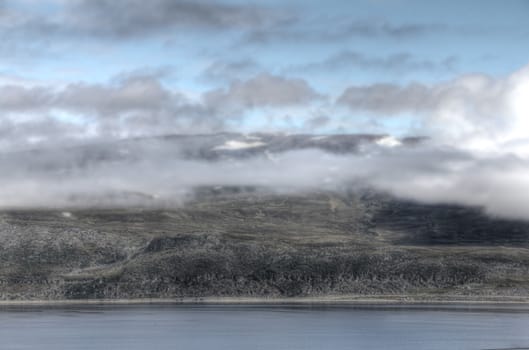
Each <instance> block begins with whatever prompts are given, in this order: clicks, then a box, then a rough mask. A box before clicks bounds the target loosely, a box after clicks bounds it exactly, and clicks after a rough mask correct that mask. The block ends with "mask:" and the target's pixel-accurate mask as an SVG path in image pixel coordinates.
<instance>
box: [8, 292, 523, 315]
mask: <svg viewBox="0 0 529 350" xmlns="http://www.w3.org/2000/svg"><path fill="white" fill-rule="evenodd" d="M98 305H101V306H104V305H109V306H112V305H115V306H118V305H123V306H127V305H131V306H132V305H137V306H141V305H234V306H236V305H241V306H281V305H293V306H295V305H299V306H311V305H313V306H318V305H321V306H375V307H376V306H380V307H383V306H396V307H401V306H402V307H405V306H410V307H421V306H424V307H450V306H452V307H464V306H468V307H484V308H485V307H492V306H494V307H498V308H508V307H509V306H517V307H518V308H517V309H519V308H522V309H526V310H528V311H529V297H509V296H500V297H488V298H487V297H481V298H479V297H462V296H445V297H431V296H411V295H387V296H323V297H291V298H273V297H271V298H266V297H197V298H193V297H184V298H138V299H59V300H40V299H39V300H0V308H2V307H9V306H20V307H25V306H37V307H39V306H43V307H46V306H98Z"/></svg>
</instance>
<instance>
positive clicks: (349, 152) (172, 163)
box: [0, 133, 529, 219]
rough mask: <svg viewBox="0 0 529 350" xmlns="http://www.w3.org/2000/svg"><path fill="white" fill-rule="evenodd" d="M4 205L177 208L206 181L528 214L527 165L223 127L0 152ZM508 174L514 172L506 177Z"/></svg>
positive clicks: (418, 142) (402, 143) (371, 138)
mask: <svg viewBox="0 0 529 350" xmlns="http://www.w3.org/2000/svg"><path fill="white" fill-rule="evenodd" d="M0 165H1V166H2V168H3V169H5V170H4V171H3V173H2V174H1V175H0V180H1V181H2V183H3V184H4V186H2V188H1V189H0V198H1V200H0V205H1V206H2V207H3V208H57V207H80V208H83V207H85V208H88V207H90V208H92V207H137V206H140V207H142V206H145V207H171V206H179V205H182V204H183V203H184V202H185V201H186V200H189V199H191V198H192V197H193V196H194V193H195V192H196V190H197V189H198V188H200V187H204V186H208V187H212V186H213V187H215V186H217V187H219V188H222V187H251V188H256V189H258V190H259V191H264V192H271V193H279V194H280V193H283V194H289V193H294V194H295V193H298V194H299V193H306V192H311V191H315V190H322V189H323V190H332V191H345V190H351V189H353V190H356V191H363V190H366V189H370V190H376V191H379V192H381V193H387V194H390V195H393V196H395V197H396V198H400V199H404V200H413V201H418V202H420V203H426V204H435V203H437V204H458V205H463V206H471V207H479V208H483V209H484V210H485V211H486V212H487V213H489V214H490V215H493V216H496V215H497V216H501V217H506V218H521V219H525V218H526V217H527V214H528V213H527V211H526V208H527V204H529V200H528V198H527V195H525V193H524V192H521V191H518V190H517V188H523V186H525V185H526V181H528V180H526V177H525V176H524V175H525V174H526V173H527V169H528V164H527V162H526V161H525V160H523V159H521V158H518V157H516V156H514V155H507V156H496V157H482V156H481V157H480V156H476V155H474V154H472V153H469V152H465V151H461V150H458V149H456V148H451V147H446V146H445V147H440V146H438V145H435V144H434V143H432V142H431V141H430V140H429V139H427V138H421V137H408V138H402V139H398V138H394V137H392V136H388V135H374V134H371V135H370V134H359V135H354V134H352V135H346V134H344V135H308V134H305V135H302V134H300V135H288V134H267V133H255V134H240V133H218V134H204V135H166V136H158V137H143V138H132V139H122V140H115V141H106V142H94V143H84V144H78V145H68V146H65V147H61V146H59V145H53V146H49V147H40V148H39V149H35V150H26V151H16V152H5V153H2V154H1V155H0ZM505 172H508V174H509V176H506V175H505Z"/></svg>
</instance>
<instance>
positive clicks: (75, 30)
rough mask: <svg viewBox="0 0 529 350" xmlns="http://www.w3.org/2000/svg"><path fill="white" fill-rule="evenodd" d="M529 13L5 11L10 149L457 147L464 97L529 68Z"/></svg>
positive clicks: (272, 6)
mask: <svg viewBox="0 0 529 350" xmlns="http://www.w3.org/2000/svg"><path fill="white" fill-rule="evenodd" d="M528 12H529V3H528V2H527V1H524V0H510V1H503V2H499V1H472V0H467V1H443V2H425V1H412V0H359V1H341V0H331V1H325V2H321V1H312V0H305V1H300V0H291V1H276V0H273V1H255V0H254V1H238V0H219V1H211V0H202V1H186V0H154V1H148V2H146V1H140V0H113V1H111V0H38V1H37V0H0V93H1V94H0V121H1V124H0V135H4V136H6V137H5V138H4V140H3V142H0V146H3V147H4V148H9V147H12V146H13V145H15V146H22V145H32V144H35V143H39V142H43V141H49V140H57V139H61V140H62V139H64V140H76V139H83V138H87V137H99V136H102V137H115V138H123V137H131V136H141V135H153V134H154V135H156V134H171V133H179V134H181V133H210V132H219V131H242V132H255V131H270V132H287V133H321V134H326V133H383V134H384V133H387V134H392V135H397V136H409V135H415V134H421V135H426V136H433V137H437V133H440V136H442V137H443V138H445V139H446V137H447V135H445V134H446V132H444V133H443V132H440V131H439V130H437V129H439V128H444V126H442V127H441V126H440V125H439V119H443V122H446V120H445V119H446V116H444V117H443V116H439V115H441V114H443V113H445V111H444V108H445V106H447V105H451V104H457V103H459V102H458V101H455V102H454V100H456V97H454V96H453V95H455V94H456V95H459V96H462V95H463V94H465V93H467V94H471V95H480V94H485V95H486V93H484V92H483V91H470V90H472V89H471V88H469V87H468V86H467V85H468V84H471V85H472V87H475V86H474V85H476V84H477V85H479V84H489V85H501V84H503V83H504V81H505V80H508V79H510V78H511V76H512V75H513V74H514V75H516V74H519V73H517V72H519V71H520V70H522V69H523V68H524V66H525V65H526V64H527V63H528V62H527V60H528V57H529V55H528V53H529V46H527V45H526V43H527V40H528V38H529V24H528V22H527V20H526V19H527V14H528ZM524 74H525V73H524ZM480 79H481V81H478V80H480ZM471 80H472V82H469V81H471ZM478 88H479V87H478ZM454 90H458V91H457V92H456V91H454ZM507 94H510V92H507ZM474 97H475V98H476V99H480V98H481V97H482V96H474ZM489 97H490V96H483V98H489ZM500 99H505V96H501V97H500ZM428 100H430V103H427V101H428ZM434 100H435V103H434ZM479 103H481V101H471V102H469V106H462V107H461V109H466V110H469V109H475V110H479V109H488V107H487V106H481V105H479V106H476V105H475V104H479ZM441 110H442V111H441ZM458 113H463V114H465V113H466V114H468V111H466V112H461V111H459V112H458ZM502 117H503V116H502ZM468 118H469V117H468V116H466V115H465V116H463V117H461V118H459V117H457V119H458V120H457V121H456V122H454V123H455V125H454V128H461V127H464V126H462V124H465V123H467V119H468ZM483 118H489V117H488V116H487V117H483ZM496 118H500V117H497V116H493V117H490V119H496ZM432 119H436V120H432ZM459 119H462V121H461V120H459ZM446 127H450V126H446ZM494 127H495V126H494ZM507 133H508V131H507ZM10 136H11V137H10ZM448 136H453V135H448ZM456 136H457V137H463V136H464V135H463V136H461V135H456ZM499 138H500V139H501V137H499ZM10 139H14V140H10ZM448 139H449V141H450V142H451V141H452V139H451V138H450V137H448ZM500 141H501V142H503V141H504V140H503V139H502V140H500Z"/></svg>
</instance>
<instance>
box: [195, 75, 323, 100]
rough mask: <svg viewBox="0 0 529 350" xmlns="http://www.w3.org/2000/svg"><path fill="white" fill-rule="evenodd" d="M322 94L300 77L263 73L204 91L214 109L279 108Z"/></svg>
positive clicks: (318, 97) (315, 98) (318, 96)
mask: <svg viewBox="0 0 529 350" xmlns="http://www.w3.org/2000/svg"><path fill="white" fill-rule="evenodd" d="M321 97H322V96H321V95H320V94H319V93H318V92H316V91H315V90H314V89H313V88H312V87H311V86H310V85H309V84H308V83H307V82H306V81H305V80H303V79H290V78H284V77H281V76H275V75H270V74H266V73H262V74H259V75H257V76H255V77H254V78H251V79H248V80H245V81H239V80H236V81H234V82H232V83H231V85H230V87H229V88H228V89H218V90H214V91H210V92H208V93H206V94H205V100H206V102H207V104H208V105H210V106H214V107H215V108H217V109H218V108H228V109H238V108H241V107H243V108H255V107H260V106H261V107H266V106H270V107H280V106H289V105H299V104H303V103H310V102H312V101H314V100H317V99H320V98H321Z"/></svg>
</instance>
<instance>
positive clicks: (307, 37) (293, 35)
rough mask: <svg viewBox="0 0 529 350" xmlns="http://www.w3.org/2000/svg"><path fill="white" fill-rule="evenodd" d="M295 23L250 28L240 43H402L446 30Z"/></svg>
mask: <svg viewBox="0 0 529 350" xmlns="http://www.w3.org/2000/svg"><path fill="white" fill-rule="evenodd" d="M296 23H297V22H296V21H291V22H285V23H284V25H281V26H273V27H267V28H257V29H254V30H252V31H250V32H249V33H248V34H247V35H246V36H245V38H244V39H243V43H247V44H248V43H249V44H259V45H263V44H270V43H277V42H285V41H287V42H296V41H303V42H338V41H347V40H350V39H353V38H366V39H375V38H377V39H384V38H386V39H392V40H404V39H412V38H417V37H422V36H425V35H430V34H435V33H439V32H444V31H446V30H447V27H446V26H444V25H440V24H423V23H404V24H395V23H392V22H389V21H386V20H382V21H380V20H350V19H347V20H345V21H344V20H343V19H341V18H338V19H336V20H335V21H334V22H332V23H329V19H328V18H326V19H324V18H317V19H316V20H313V21H312V23H310V22H307V23H306V25H305V27H304V29H303V30H300V29H299V28H298V27H297V26H296ZM307 28H308V29H307Z"/></svg>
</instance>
